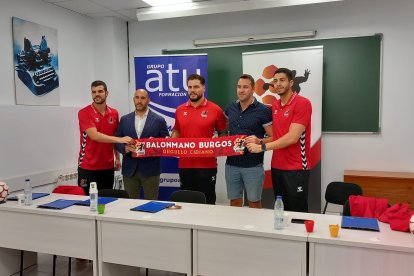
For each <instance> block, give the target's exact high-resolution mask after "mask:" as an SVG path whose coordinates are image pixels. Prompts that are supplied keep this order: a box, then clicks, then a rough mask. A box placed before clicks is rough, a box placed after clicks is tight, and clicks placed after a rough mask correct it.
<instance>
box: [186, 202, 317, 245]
mask: <svg viewBox="0 0 414 276" xmlns="http://www.w3.org/2000/svg"><path fill="white" fill-rule="evenodd" d="M285 213H288V214H289V215H290V217H294V218H300V219H307V218H309V217H310V215H309V214H307V213H296V212H285ZM194 228H195V229H199V230H211V231H216V232H226V233H235V234H242V235H252V236H261V237H270V238H278V239H289V240H298V241H306V239H307V236H308V235H307V232H306V230H305V226H304V225H303V224H293V223H291V224H289V225H288V226H287V227H285V228H284V229H282V230H275V229H274V212H273V210H270V209H253V208H245V207H243V208H240V207H231V206H220V205H215V206H214V208H212V209H211V210H210V211H209V212H208V214H207V215H206V216H204V218H203V219H198V220H197V221H195V222H194Z"/></svg>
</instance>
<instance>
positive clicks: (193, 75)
mask: <svg viewBox="0 0 414 276" xmlns="http://www.w3.org/2000/svg"><path fill="white" fill-rule="evenodd" d="M190 80H199V81H200V83H201V84H202V85H205V84H206V79H205V78H204V77H203V76H201V75H198V74H191V75H189V76H188V77H187V83H188V82H189V81H190Z"/></svg>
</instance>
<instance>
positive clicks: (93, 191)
mask: <svg viewBox="0 0 414 276" xmlns="http://www.w3.org/2000/svg"><path fill="white" fill-rule="evenodd" d="M89 199H90V202H91V204H90V208H91V212H96V211H97V210H98V189H97V188H96V182H91V184H90V186H89Z"/></svg>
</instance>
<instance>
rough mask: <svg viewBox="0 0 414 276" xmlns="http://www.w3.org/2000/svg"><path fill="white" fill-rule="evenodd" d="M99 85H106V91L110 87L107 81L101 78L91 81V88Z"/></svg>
mask: <svg viewBox="0 0 414 276" xmlns="http://www.w3.org/2000/svg"><path fill="white" fill-rule="evenodd" d="M99 85H102V86H103V87H104V89H105V91H108V88H107V87H106V83H105V82H103V81H101V80H96V81H93V82H92V83H91V88H92V87H97V86H99Z"/></svg>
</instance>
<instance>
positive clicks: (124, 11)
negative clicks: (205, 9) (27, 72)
mask: <svg viewBox="0 0 414 276" xmlns="http://www.w3.org/2000/svg"><path fill="white" fill-rule="evenodd" d="M42 1H43V2H46V3H50V4H53V5H57V6H60V7H62V8H65V9H68V10H71V11H74V12H77V13H80V14H83V15H86V16H89V17H117V18H120V19H123V20H126V21H137V9H138V8H146V7H149V5H147V4H146V3H145V2H143V1H140V0H42ZM207 1H208V2H210V3H213V4H214V3H217V4H221V3H224V2H235V1H236V2H237V1H240V0H207Z"/></svg>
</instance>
